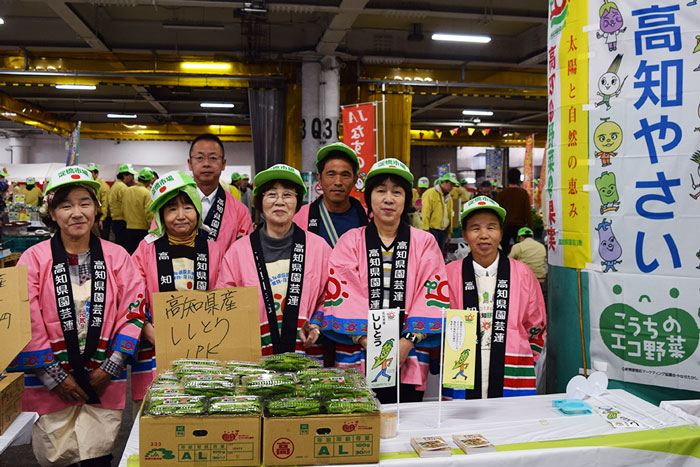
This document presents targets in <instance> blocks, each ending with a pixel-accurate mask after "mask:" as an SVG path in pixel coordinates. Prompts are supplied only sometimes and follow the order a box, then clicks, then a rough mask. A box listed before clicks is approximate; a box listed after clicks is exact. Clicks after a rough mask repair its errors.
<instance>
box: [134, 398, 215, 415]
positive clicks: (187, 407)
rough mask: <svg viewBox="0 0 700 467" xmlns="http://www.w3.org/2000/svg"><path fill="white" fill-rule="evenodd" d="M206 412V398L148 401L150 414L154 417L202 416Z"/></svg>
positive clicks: (154, 399) (156, 399) (151, 399)
mask: <svg viewBox="0 0 700 467" xmlns="http://www.w3.org/2000/svg"><path fill="white" fill-rule="evenodd" d="M205 412H206V397H204V396H178V397H151V398H150V400H148V414H149V415H153V416H159V415H202V414H204V413H205Z"/></svg>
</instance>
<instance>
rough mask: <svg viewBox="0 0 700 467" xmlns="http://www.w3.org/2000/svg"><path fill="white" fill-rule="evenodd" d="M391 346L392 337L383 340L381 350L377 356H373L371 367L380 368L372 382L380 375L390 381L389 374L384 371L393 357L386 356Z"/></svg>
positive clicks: (392, 342)
mask: <svg viewBox="0 0 700 467" xmlns="http://www.w3.org/2000/svg"><path fill="white" fill-rule="evenodd" d="M393 348H394V339H389V340H387V341H386V342H384V345H382V351H381V352H380V353H379V357H374V365H373V366H372V369H373V370H374V369H376V368H379V367H380V366H381V367H382V369H381V371H380V372H379V373H377V376H375V377H374V379H373V380H372V382H373V383H376V382H377V380H378V379H379V377H380V376H386V379H387V381H391V376H389V374H388V373H387V372H386V369H387V367H388V366H389V365H391V362H392V361H393V360H394V359H393V358H387V357H388V356H389V354H390V353H391V349H393Z"/></svg>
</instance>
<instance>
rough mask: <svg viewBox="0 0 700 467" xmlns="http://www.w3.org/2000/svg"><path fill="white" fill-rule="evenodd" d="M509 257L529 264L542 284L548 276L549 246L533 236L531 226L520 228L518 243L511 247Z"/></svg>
mask: <svg viewBox="0 0 700 467" xmlns="http://www.w3.org/2000/svg"><path fill="white" fill-rule="evenodd" d="M508 257H509V258H513V259H517V260H518V261H522V262H523V263H525V264H527V265H528V267H529V268H530V269H532V272H533V274H535V277H536V278H537V280H538V281H540V284H544V280H545V278H546V277H547V248H546V247H545V246H544V245H543V244H542V243H540V242H538V241H537V240H535V239H534V238H533V232H532V229H531V228H530V227H521V228H520V230H518V243H516V244H515V245H513V247H512V248H511V249H510V254H509V255H508Z"/></svg>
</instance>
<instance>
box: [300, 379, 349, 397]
mask: <svg viewBox="0 0 700 467" xmlns="http://www.w3.org/2000/svg"><path fill="white" fill-rule="evenodd" d="M304 385H305V386H306V387H307V389H308V395H309V397H354V396H355V392H356V391H357V386H355V384H353V383H350V382H348V381H347V380H346V379H345V376H329V377H322V378H318V377H313V376H312V377H307V378H306V379H305V380H304Z"/></svg>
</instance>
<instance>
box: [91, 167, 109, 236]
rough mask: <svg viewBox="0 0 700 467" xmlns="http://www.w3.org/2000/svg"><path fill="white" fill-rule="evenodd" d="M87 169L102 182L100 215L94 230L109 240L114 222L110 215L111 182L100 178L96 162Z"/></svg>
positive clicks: (98, 193) (99, 195)
mask: <svg viewBox="0 0 700 467" xmlns="http://www.w3.org/2000/svg"><path fill="white" fill-rule="evenodd" d="M87 169H88V170H89V171H90V173H92V179H93V180H95V181H97V182H99V183H100V189H99V191H98V192H97V200H98V201H99V202H100V211H99V214H100V217H99V219H98V220H97V221H96V222H95V224H94V225H93V227H92V228H93V232H94V233H95V235H98V236H99V237H102V238H104V239H105V240H109V231H110V227H111V224H112V218H111V217H109V190H110V188H109V184H108V183H107V182H105V181H104V180H102V179H101V178H99V176H100V168H99V167H98V165H97V164H95V163H94V162H93V163H90V164H88V166H87ZM95 230H97V231H95Z"/></svg>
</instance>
